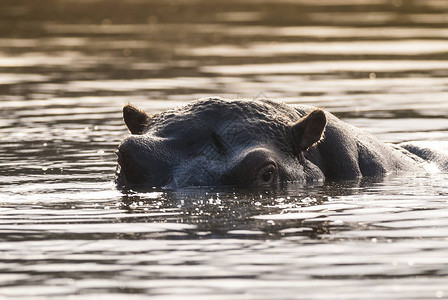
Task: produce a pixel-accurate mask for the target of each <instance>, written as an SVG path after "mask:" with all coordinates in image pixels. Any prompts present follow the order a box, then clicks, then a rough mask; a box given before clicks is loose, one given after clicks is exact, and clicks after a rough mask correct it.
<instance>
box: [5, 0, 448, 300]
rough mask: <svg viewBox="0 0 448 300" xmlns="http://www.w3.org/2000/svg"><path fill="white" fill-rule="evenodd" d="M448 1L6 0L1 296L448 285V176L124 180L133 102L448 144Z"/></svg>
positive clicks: (315, 292) (443, 291)
mask: <svg viewBox="0 0 448 300" xmlns="http://www.w3.org/2000/svg"><path fill="white" fill-rule="evenodd" d="M447 24H448V1H444V0H420V1H417V0H415V1H410V0H409V1H407V0H391V1H388V0H370V1H369V0H332V1H330V0H323V1H311V0H297V1H287V0H282V1H277V0H239V1H236V0H226V1H221V0H218V1H201V0H196V1H193V0H191V1H187V0H184V1H182V0H176V1H174V0H169V1H159V0H157V1H155V0H153V1H151V0H132V1H131V0H127V1H125V0H107V1H106V0H39V1H35V0H1V1H0V101H1V103H0V105H1V106H0V241H1V243H0V298H2V299H3V298H4V299H108V300H110V299H142V298H149V297H150V298H151V299H436V298H448V184H447V179H448V175H447V174H440V173H428V174H392V175H390V176H388V177H387V178H385V179H384V180H364V181H361V182H338V183H328V184H325V185H320V186H308V187H302V186H297V185H291V186H288V187H287V188H285V189H283V190H280V191H277V192H275V193H265V192H262V191H258V192H253V193H247V192H244V193H243V192H241V191H218V190H200V189H196V190H190V191H179V192H159V191H154V192H148V193H141V194H136V195H123V194H121V193H120V192H119V191H117V190H116V189H115V187H114V184H113V182H112V181H113V173H114V170H115V160H116V158H115V155H114V153H113V152H114V150H115V149H116V147H117V145H118V143H119V141H120V140H121V139H122V138H123V137H125V136H126V135H127V132H126V129H125V127H124V126H123V124H122V120H121V111H120V110H121V106H122V105H123V104H124V103H126V102H127V101H131V102H132V103H134V104H136V105H138V106H140V107H141V108H143V109H145V110H147V111H149V112H158V111H161V110H164V109H166V108H171V107H174V106H177V105H180V104H183V103H185V102H187V101H190V100H193V99H197V98H200V97H203V96H211V95H215V96H216V95H217V96H223V97H231V98H258V97H272V98H276V99H281V100H283V101H285V102H288V103H302V104H309V105H316V106H321V107H325V108H326V109H328V110H330V111H331V112H333V113H335V114H336V115H338V116H339V117H341V118H343V119H344V120H345V121H347V122H349V123H352V124H354V125H356V126H360V127H362V128H364V129H366V130H367V131H369V132H372V133H373V134H375V135H376V136H378V137H379V138H381V139H382V140H385V141H389V142H401V141H410V140H423V141H437V140H439V141H448V118H447V114H448V27H447Z"/></svg>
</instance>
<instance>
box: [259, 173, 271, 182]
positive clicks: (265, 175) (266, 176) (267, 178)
mask: <svg viewBox="0 0 448 300" xmlns="http://www.w3.org/2000/svg"><path fill="white" fill-rule="evenodd" d="M273 175H274V173H273V172H272V171H266V172H264V173H263V175H261V179H263V181H264V182H269V181H271V180H272V176H273Z"/></svg>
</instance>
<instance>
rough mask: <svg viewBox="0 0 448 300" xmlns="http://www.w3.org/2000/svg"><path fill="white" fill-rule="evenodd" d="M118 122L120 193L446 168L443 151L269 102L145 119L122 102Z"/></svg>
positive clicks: (209, 106)
mask: <svg viewBox="0 0 448 300" xmlns="http://www.w3.org/2000/svg"><path fill="white" fill-rule="evenodd" d="M123 119H124V123H125V124H126V126H127V128H128V130H129V131H130V133H131V135H130V136H129V137H127V138H125V139H124V141H123V142H122V143H121V144H120V145H119V147H118V150H117V151H116V154H117V156H118V165H117V171H116V183H117V185H118V187H120V188H125V189H138V188H152V187H160V188H166V189H177V188H184V187H193V186H252V187H274V186H278V185H279V184H281V183H284V182H300V183H309V182H323V181H325V180H339V179H344V180H347V179H348V180H350V179H359V178H361V177H372V176H384V174H387V173H391V172H395V171H409V172H416V171H424V170H425V168H427V166H428V164H429V160H432V161H434V162H436V164H435V165H436V166H437V167H438V168H440V169H445V170H447V169H448V163H447V162H448V157H447V156H446V155H445V154H443V153H437V152H433V151H431V150H428V149H426V148H424V147H420V146H415V145H413V144H387V143H384V142H381V141H379V140H378V139H376V138H375V137H373V136H372V135H370V134H368V133H366V132H364V131H363V130H361V129H359V128H356V127H354V126H352V125H350V124H347V123H345V122H343V121H341V120H340V119H338V118H337V117H336V116H334V115H333V114H331V113H329V112H327V111H324V110H323V109H320V108H315V107H311V106H302V105H288V104H285V103H282V102H279V101H274V100H271V99H258V100H242V99H236V100H232V99H222V98H205V99H200V100H196V101H193V102H191V103H188V104H186V105H184V106H181V107H178V108H175V109H172V110H168V111H165V112H162V113H158V114H152V115H151V114H148V113H146V112H144V111H142V110H140V109H138V108H136V107H134V106H132V105H131V104H128V105H125V106H124V108H123ZM432 165H434V164H432Z"/></svg>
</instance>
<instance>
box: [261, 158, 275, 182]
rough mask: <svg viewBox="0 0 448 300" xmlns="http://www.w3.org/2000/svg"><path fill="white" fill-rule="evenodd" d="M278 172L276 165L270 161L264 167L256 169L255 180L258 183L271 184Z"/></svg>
mask: <svg viewBox="0 0 448 300" xmlns="http://www.w3.org/2000/svg"><path fill="white" fill-rule="evenodd" d="M277 177H278V172H277V166H276V165H275V164H273V163H270V164H268V165H266V166H264V167H262V168H261V169H260V170H259V171H258V176H257V178H258V179H257V181H258V182H259V183H260V184H271V183H273V182H275V180H277Z"/></svg>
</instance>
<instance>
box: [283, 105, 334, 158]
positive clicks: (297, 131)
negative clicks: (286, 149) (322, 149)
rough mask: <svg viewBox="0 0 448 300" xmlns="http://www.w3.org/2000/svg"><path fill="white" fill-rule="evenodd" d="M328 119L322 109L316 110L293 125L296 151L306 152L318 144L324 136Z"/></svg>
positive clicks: (292, 132) (292, 131) (292, 130)
mask: <svg viewBox="0 0 448 300" xmlns="http://www.w3.org/2000/svg"><path fill="white" fill-rule="evenodd" d="M326 125H327V117H326V116H325V112H324V111H323V110H321V109H315V110H313V111H312V112H310V113H309V114H307V115H306V116H304V117H303V118H301V119H300V120H299V121H297V122H296V123H294V124H292V125H291V134H292V141H293V144H294V145H293V147H294V149H296V150H297V152H299V151H305V150H307V149H308V148H309V147H311V146H312V145H313V144H315V143H317V142H318V141H319V140H320V139H321V138H322V136H323V133H324V130H325V126H326Z"/></svg>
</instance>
